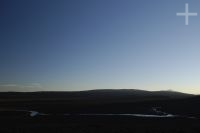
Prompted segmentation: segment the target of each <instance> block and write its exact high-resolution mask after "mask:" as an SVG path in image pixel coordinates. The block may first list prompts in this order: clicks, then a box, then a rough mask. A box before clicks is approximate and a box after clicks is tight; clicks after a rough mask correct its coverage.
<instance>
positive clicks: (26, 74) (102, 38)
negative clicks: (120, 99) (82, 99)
mask: <svg viewBox="0 0 200 133" xmlns="http://www.w3.org/2000/svg"><path fill="white" fill-rule="evenodd" d="M185 3H189V11H190V12H197V13H199V16H197V17H190V21H189V25H188V26H186V25H185V18H184V17H177V16H176V13H177V12H184V11H185ZM0 88H1V91H10V90H13V91H21V90H22V91H37V90H55V91H58V90H62V91H63V90H66V91H68V90H85V89H111V88H112V89H119V88H133V89H145V90H168V89H172V90H175V91H182V92H188V93H198V94H200V1H199V0H190V1H189V0H0Z"/></svg>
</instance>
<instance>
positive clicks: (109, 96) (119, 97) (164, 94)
mask: <svg viewBox="0 0 200 133" xmlns="http://www.w3.org/2000/svg"><path fill="white" fill-rule="evenodd" d="M192 96H194V95H191V94H186V93H181V92H175V91H145V90H137V89H98V90H86V91H40V92H0V99H1V100H2V99H10V100H11V99H13V100H17V99H31V100H38V99H41V100H45V99H48V100H49V99H57V100H70V101H77V100H80V101H82V100H95V101H97V100H99V101H101V100H102V101H106V100H110V101H122V102H123V101H131V102H132V101H143V100H162V99H180V98H187V97H192Z"/></svg>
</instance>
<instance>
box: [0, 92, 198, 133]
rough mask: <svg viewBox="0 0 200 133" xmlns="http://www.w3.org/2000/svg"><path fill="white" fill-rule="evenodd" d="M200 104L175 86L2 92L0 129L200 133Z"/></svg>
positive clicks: (8, 132)
mask: <svg viewBox="0 0 200 133" xmlns="http://www.w3.org/2000/svg"><path fill="white" fill-rule="evenodd" d="M199 105H200V97H199V96H194V95H188V94H183V93H178V92H171V91H158V92H148V91H139V90H96V91H95V90H93V91H83V92H35V93H16V92H10V93H0V124H1V126H0V133H46V132H47V133H200V107H199Z"/></svg>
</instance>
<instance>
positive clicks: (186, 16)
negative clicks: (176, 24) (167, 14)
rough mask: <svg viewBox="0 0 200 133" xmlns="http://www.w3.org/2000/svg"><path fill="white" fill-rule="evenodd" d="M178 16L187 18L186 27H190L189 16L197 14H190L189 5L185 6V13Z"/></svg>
mask: <svg viewBox="0 0 200 133" xmlns="http://www.w3.org/2000/svg"><path fill="white" fill-rule="evenodd" d="M176 15H177V16H185V25H189V16H197V15H198V14H197V13H190V12H189V7H188V3H186V4H185V13H177V14H176Z"/></svg>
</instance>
